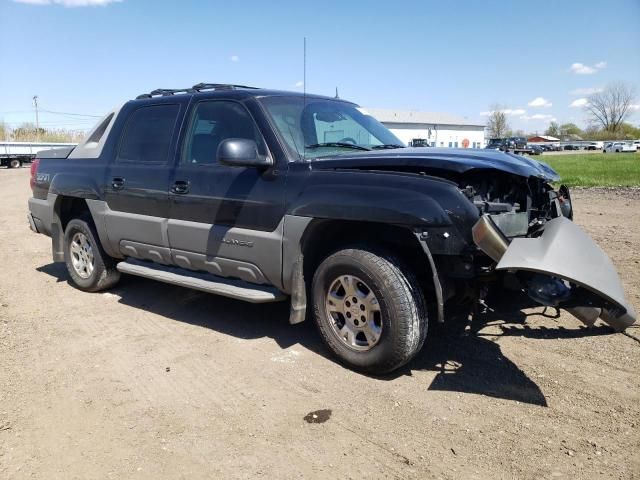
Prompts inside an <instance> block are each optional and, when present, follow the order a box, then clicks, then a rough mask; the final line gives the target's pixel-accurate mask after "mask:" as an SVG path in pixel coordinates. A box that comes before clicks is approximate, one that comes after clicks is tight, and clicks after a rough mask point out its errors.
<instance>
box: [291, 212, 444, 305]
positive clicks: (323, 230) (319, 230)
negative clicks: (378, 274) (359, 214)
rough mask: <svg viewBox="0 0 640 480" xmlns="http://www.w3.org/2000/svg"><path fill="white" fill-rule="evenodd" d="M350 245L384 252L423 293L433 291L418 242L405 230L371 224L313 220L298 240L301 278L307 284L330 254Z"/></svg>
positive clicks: (408, 230)
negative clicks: (412, 276) (405, 270)
mask: <svg viewBox="0 0 640 480" xmlns="http://www.w3.org/2000/svg"><path fill="white" fill-rule="evenodd" d="M354 244H366V245H368V246H372V247H374V248H376V247H377V248H380V249H384V250H386V251H388V252H390V253H392V254H393V255H394V256H396V257H398V258H399V260H400V261H401V262H402V264H403V265H404V266H405V267H407V268H411V269H412V270H413V273H414V274H415V275H416V277H417V278H418V281H419V282H420V284H421V285H422V286H423V290H425V293H426V291H427V290H432V289H433V280H432V274H431V269H430V267H429V260H428V258H427V256H426V255H425V253H424V251H423V250H422V247H421V246H420V244H419V242H418V239H417V238H416V237H415V235H414V234H413V232H411V230H410V229H409V228H408V227H401V226H396V225H385V224H379V223H371V222H356V221H344V220H315V221H313V222H312V223H311V224H310V225H309V227H307V229H306V231H305V233H304V235H303V237H302V245H301V246H302V254H303V256H304V257H303V258H304V278H305V279H306V280H307V282H311V279H312V278H313V274H314V272H315V270H316V268H317V267H318V265H319V264H320V263H321V262H322V260H323V259H324V258H325V257H327V256H328V255H329V254H331V253H332V252H334V251H336V250H339V249H340V248H341V247H346V246H349V245H354Z"/></svg>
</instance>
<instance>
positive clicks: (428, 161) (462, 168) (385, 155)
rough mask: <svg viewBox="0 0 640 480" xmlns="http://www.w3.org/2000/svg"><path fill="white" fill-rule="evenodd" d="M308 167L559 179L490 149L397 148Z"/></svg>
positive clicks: (530, 163)
mask: <svg viewBox="0 0 640 480" xmlns="http://www.w3.org/2000/svg"><path fill="white" fill-rule="evenodd" d="M311 165H312V168H313V169H343V168H344V169H371V170H375V169H377V168H379V169H384V170H388V169H389V168H390V167H391V168H392V167H394V166H397V167H398V168H399V169H402V168H403V167H418V168H420V167H422V168H425V169H428V170H444V171H448V172H455V173H466V172H469V171H472V170H499V171H502V172H507V173H510V174H513V175H518V176H521V177H526V178H528V177H536V178H541V179H544V180H546V181H548V182H555V181H558V180H560V176H559V175H558V174H557V173H556V172H555V170H553V169H552V168H551V167H550V166H549V165H547V164H546V163H543V162H538V161H536V160H532V159H530V158H526V157H523V156H521V155H514V154H511V153H504V152H501V151H497V150H490V149H484V150H476V149H473V150H472V149H449V148H429V147H421V148H398V149H394V150H376V151H371V152H357V153H348V154H344V155H336V156H332V157H322V158H318V159H315V160H313V161H312V162H311Z"/></svg>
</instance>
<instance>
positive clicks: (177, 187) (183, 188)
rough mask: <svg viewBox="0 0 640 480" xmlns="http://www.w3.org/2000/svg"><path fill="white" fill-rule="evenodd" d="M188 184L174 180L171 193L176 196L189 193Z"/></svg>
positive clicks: (184, 181)
mask: <svg viewBox="0 0 640 480" xmlns="http://www.w3.org/2000/svg"><path fill="white" fill-rule="evenodd" d="M189 187H190V184H189V182H188V181H186V180H176V181H175V182H174V184H173V187H171V193H177V194H178V195H184V194H185V193H189Z"/></svg>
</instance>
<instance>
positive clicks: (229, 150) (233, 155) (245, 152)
mask: <svg viewBox="0 0 640 480" xmlns="http://www.w3.org/2000/svg"><path fill="white" fill-rule="evenodd" d="M217 156H218V163H220V164H221V165H227V166H229V167H258V168H260V167H262V168H267V167H270V166H271V165H273V160H272V159H271V158H269V157H268V156H266V155H260V154H259V153H258V145H256V142H255V141H253V140H249V139H247V138H227V139H225V140H223V141H222V142H220V145H219V146H218V153H217Z"/></svg>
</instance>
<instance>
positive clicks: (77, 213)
mask: <svg viewBox="0 0 640 480" xmlns="http://www.w3.org/2000/svg"><path fill="white" fill-rule="evenodd" d="M58 202H59V204H58V205H57V208H56V213H57V214H58V218H59V219H60V226H61V227H62V231H63V232H64V231H65V230H66V229H67V224H68V223H69V222H70V221H71V220H73V219H74V218H80V217H83V216H87V215H88V216H91V212H90V211H89V206H88V205H87V202H86V201H85V199H84V198H76V197H62V198H60V199H59V201H58Z"/></svg>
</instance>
